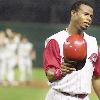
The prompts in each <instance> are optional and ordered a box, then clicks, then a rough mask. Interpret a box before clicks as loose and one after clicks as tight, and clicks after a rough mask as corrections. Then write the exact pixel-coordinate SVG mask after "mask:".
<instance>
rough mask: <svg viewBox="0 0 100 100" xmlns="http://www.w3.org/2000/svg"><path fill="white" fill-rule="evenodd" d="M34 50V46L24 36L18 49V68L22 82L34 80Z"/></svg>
mask: <svg viewBox="0 0 100 100" xmlns="http://www.w3.org/2000/svg"><path fill="white" fill-rule="evenodd" d="M32 49H33V45H32V43H31V42H29V41H28V39H27V38H26V37H25V36H23V37H22V38H21V42H20V44H19V47H18V66H19V70H20V81H21V82H26V81H31V80H32V58H31V54H32Z"/></svg>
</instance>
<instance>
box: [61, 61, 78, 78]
mask: <svg viewBox="0 0 100 100" xmlns="http://www.w3.org/2000/svg"><path fill="white" fill-rule="evenodd" d="M74 63H75V62H70V63H68V62H67V63H62V65H61V72H62V76H63V77H64V76H66V74H70V73H72V72H73V71H76V69H75V66H74ZM75 64H76V63H75Z"/></svg>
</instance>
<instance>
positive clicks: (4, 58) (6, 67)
mask: <svg viewBox="0 0 100 100" xmlns="http://www.w3.org/2000/svg"><path fill="white" fill-rule="evenodd" d="M5 39H6V37H5V33H0V80H1V83H5V81H6V80H7V81H8V82H11V81H12V76H11V75H12V70H11V61H12V57H13V56H14V53H13V52H11V51H10V50H9V49H8V48H7V47H6V43H5ZM5 76H6V78H5Z"/></svg>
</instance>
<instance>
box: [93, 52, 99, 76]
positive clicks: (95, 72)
mask: <svg viewBox="0 0 100 100" xmlns="http://www.w3.org/2000/svg"><path fill="white" fill-rule="evenodd" d="M93 74H94V76H97V77H100V52H99V53H98V58H97V62H96V63H95V69H94V73H93Z"/></svg>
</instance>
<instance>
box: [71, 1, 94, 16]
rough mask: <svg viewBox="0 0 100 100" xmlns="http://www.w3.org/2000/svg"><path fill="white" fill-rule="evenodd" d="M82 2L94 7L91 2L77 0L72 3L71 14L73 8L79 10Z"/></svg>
mask: <svg viewBox="0 0 100 100" xmlns="http://www.w3.org/2000/svg"><path fill="white" fill-rule="evenodd" d="M82 4H84V5H87V6H90V7H91V8H93V6H92V5H91V4H90V3H89V2H87V1H85V0H81V1H77V2H75V3H74V4H73V5H72V7H71V9H70V14H71V11H72V10H75V11H78V10H79V8H80V5H82Z"/></svg>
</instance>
